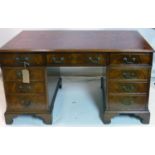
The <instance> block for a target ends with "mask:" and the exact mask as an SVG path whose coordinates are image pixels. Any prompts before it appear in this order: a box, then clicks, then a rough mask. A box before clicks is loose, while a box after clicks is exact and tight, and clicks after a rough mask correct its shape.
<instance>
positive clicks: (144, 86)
mask: <svg viewBox="0 0 155 155" xmlns="http://www.w3.org/2000/svg"><path fill="white" fill-rule="evenodd" d="M108 90H109V93H147V92H148V90H149V83H147V82H122V81H114V80H110V81H109V83H108Z"/></svg>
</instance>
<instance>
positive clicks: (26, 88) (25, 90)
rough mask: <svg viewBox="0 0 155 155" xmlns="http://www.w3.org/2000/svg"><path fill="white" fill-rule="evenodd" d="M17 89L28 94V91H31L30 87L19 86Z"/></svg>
mask: <svg viewBox="0 0 155 155" xmlns="http://www.w3.org/2000/svg"><path fill="white" fill-rule="evenodd" d="M18 89H19V90H20V91H21V92H28V91H30V90H31V89H32V87H31V86H30V85H19V86H18Z"/></svg>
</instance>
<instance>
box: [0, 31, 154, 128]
mask: <svg viewBox="0 0 155 155" xmlns="http://www.w3.org/2000/svg"><path fill="white" fill-rule="evenodd" d="M139 32H140V33H141V34H142V35H143V36H144V37H145V38H146V40H147V41H149V43H150V44H151V45H152V47H154V49H155V37H154V36H155V31H153V30H150V29H148V30H147V31H146V29H145V31H144V30H143V29H139ZM154 64H155V59H154ZM154 64H153V70H152V78H151V87H150V98H149V109H150V112H151V120H150V125H155V95H154V94H155V85H154V82H155V69H154ZM0 94H1V95H0V102H1V103H0V126H6V124H5V119H4V112H5V110H6V101H5V95H4V89H3V83H2V77H1V74H0ZM103 100H104V98H103V94H102V90H101V88H100V77H68V76H67V77H63V88H62V89H60V90H59V91H58V94H57V97H56V101H55V106H54V110H53V126H55V127H56V126H101V127H102V126H105V125H104V124H103V123H102V121H101V118H100V115H99V114H100V112H99V109H101V108H102V106H103ZM43 125H44V124H43V122H42V121H41V120H40V119H36V118H32V117H31V116H19V117H17V118H15V119H14V124H13V126H43ZM120 125H123V126H124V125H127V126H129V125H142V124H141V123H140V121H139V119H137V118H134V117H129V116H117V117H114V118H113V119H112V123H111V124H110V125H109V126H120ZM142 126H143V125H142Z"/></svg>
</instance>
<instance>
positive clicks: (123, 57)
mask: <svg viewBox="0 0 155 155" xmlns="http://www.w3.org/2000/svg"><path fill="white" fill-rule="evenodd" d="M110 64H111V65H119V64H121V65H134V64H140V65H151V64H152V54H141V53H137V54H136V53H134V54H133V53H118V54H114V53H112V54H110Z"/></svg>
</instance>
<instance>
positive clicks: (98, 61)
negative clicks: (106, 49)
mask: <svg viewBox="0 0 155 155" xmlns="http://www.w3.org/2000/svg"><path fill="white" fill-rule="evenodd" d="M88 59H89V61H90V62H91V63H93V64H99V63H100V59H101V58H100V57H89V58H88Z"/></svg>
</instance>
